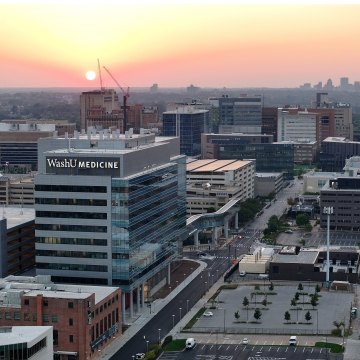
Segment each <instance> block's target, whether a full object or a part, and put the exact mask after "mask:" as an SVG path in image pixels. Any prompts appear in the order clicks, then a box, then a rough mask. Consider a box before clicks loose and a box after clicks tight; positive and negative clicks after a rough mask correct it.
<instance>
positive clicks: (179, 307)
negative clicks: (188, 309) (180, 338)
mask: <svg viewBox="0 0 360 360" xmlns="http://www.w3.org/2000/svg"><path fill="white" fill-rule="evenodd" d="M179 313H180V320H181V307H179Z"/></svg>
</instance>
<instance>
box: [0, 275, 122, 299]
mask: <svg viewBox="0 0 360 360" xmlns="http://www.w3.org/2000/svg"><path fill="white" fill-rule="evenodd" d="M118 289H119V288H117V287H109V286H91V285H72V284H54V283H53V282H52V281H51V277H50V275H38V276H15V275H10V276H7V277H6V278H3V279H0V292H1V293H3V294H4V293H7V292H25V295H26V296H37V295H39V294H41V295H43V297H47V298H61V299H86V298H88V297H89V296H90V295H91V294H94V295H95V303H99V302H101V301H102V300H104V299H105V298H107V297H108V296H109V295H111V294H112V293H113V292H115V291H116V290H118Z"/></svg>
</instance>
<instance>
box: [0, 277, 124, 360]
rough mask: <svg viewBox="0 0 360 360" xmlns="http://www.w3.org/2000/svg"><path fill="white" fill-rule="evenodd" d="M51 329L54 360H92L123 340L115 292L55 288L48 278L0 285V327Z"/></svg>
mask: <svg viewBox="0 0 360 360" xmlns="http://www.w3.org/2000/svg"><path fill="white" fill-rule="evenodd" d="M26 325H28V326H36V325H37V326H53V339H54V358H55V359H57V360H75V359H76V360H85V359H96V358H97V356H98V355H97V354H98V350H101V349H103V348H104V347H106V346H107V345H108V344H109V343H110V342H111V341H112V340H113V339H114V338H116V337H118V336H120V335H121V291H120V289H119V288H116V287H103V286H83V285H67V284H66V285H63V284H54V283H53V282H51V281H50V276H47V275H40V276H35V277H26V276H8V277H6V278H4V279H1V280H0V326H26Z"/></svg>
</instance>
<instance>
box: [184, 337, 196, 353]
mask: <svg viewBox="0 0 360 360" xmlns="http://www.w3.org/2000/svg"><path fill="white" fill-rule="evenodd" d="M185 344H186V350H190V349H192V348H193V347H194V346H195V344H196V342H195V339H194V338H187V339H186V343H185Z"/></svg>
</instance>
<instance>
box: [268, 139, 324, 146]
mask: <svg viewBox="0 0 360 360" xmlns="http://www.w3.org/2000/svg"><path fill="white" fill-rule="evenodd" d="M274 144H294V145H312V146H315V145H316V144H317V141H315V140H311V139H298V140H296V141H295V140H284V141H275V142H274Z"/></svg>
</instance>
